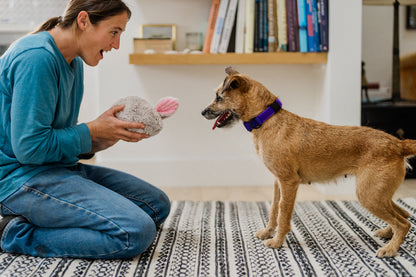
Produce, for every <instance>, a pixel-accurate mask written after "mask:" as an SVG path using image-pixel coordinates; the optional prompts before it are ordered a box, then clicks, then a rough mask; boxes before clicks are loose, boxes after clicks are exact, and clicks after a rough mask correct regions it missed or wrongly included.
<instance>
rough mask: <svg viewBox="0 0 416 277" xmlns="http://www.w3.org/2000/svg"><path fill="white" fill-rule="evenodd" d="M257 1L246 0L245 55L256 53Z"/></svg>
mask: <svg viewBox="0 0 416 277" xmlns="http://www.w3.org/2000/svg"><path fill="white" fill-rule="evenodd" d="M254 13H255V0H246V20H245V24H244V29H245V32H244V53H253V51H254V17H255V16H254Z"/></svg>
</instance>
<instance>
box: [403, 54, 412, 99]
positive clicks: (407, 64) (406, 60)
mask: <svg viewBox="0 0 416 277" xmlns="http://www.w3.org/2000/svg"><path fill="white" fill-rule="evenodd" d="M400 90H401V97H402V98H404V99H408V100H416V53H414V54H410V55H406V56H402V57H400Z"/></svg>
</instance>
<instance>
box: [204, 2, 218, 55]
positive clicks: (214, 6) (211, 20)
mask: <svg viewBox="0 0 416 277" xmlns="http://www.w3.org/2000/svg"><path fill="white" fill-rule="evenodd" d="M219 7H220V0H212V2H211V9H210V12H209V17H208V26H207V31H206V32H205V39H204V46H203V47H202V52H204V53H209V52H210V48H211V42H212V36H213V34H214V30H215V22H216V20H217V15H218V10H219Z"/></svg>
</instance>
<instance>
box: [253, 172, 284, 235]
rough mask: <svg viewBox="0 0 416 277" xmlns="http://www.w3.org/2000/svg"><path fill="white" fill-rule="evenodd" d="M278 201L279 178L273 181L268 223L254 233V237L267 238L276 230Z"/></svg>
mask: <svg viewBox="0 0 416 277" xmlns="http://www.w3.org/2000/svg"><path fill="white" fill-rule="evenodd" d="M279 201H280V187H279V180H277V179H276V180H275V181H274V195H273V202H272V208H271V210H270V214H269V223H268V224H267V226H266V229H264V230H260V231H258V232H257V233H256V238H259V239H268V238H271V237H272V236H273V233H274V230H276V226H277V216H278V214H279Z"/></svg>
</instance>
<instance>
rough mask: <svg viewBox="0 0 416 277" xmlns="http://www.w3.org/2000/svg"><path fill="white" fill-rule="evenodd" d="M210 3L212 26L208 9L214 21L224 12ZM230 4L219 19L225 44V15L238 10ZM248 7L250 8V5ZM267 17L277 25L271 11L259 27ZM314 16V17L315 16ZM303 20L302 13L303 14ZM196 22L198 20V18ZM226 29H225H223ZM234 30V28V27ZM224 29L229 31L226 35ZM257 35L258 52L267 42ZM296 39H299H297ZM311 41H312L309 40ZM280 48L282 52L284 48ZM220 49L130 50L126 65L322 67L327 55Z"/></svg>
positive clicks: (309, 49) (310, 50)
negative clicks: (216, 16)
mask: <svg viewBox="0 0 416 277" xmlns="http://www.w3.org/2000/svg"><path fill="white" fill-rule="evenodd" d="M211 1H212V0H209V1H204V2H207V4H206V5H205V6H206V8H209V11H210V16H209V17H208V26H212V24H209V21H210V20H211V19H212V17H211V16H212V14H215V12H214V13H212V11H213V10H212V8H213V7H215V6H216V7H217V8H218V9H220V11H218V10H217V12H218V18H221V17H220V13H221V11H224V9H222V7H223V6H222V5H220V4H219V2H218V4H217V5H214V4H212V5H213V6H211ZM230 1H231V2H230V3H229V8H228V9H226V10H227V12H226V14H227V15H225V14H223V15H224V16H225V17H223V18H224V21H225V22H224V27H223V30H224V31H223V34H222V35H221V40H222V41H227V43H226V44H227V45H228V40H227V38H229V37H228V36H226V40H223V36H224V34H230V32H231V31H230V27H231V29H233V28H232V26H233V25H232V20H228V19H230V18H231V17H230V15H229V12H230V11H238V9H232V8H231V4H232V3H233V4H234V5H238V2H236V1H235V0H234V1H233V0H230ZM214 2H215V1H213V2H212V3H214ZM222 3H227V1H223V2H221V4H222ZM242 3H244V5H246V4H245V2H242ZM227 5H228V4H226V5H225V6H224V7H227ZM252 5H254V2H253V3H252ZM261 5H267V1H266V2H263V3H262V4H261ZM268 5H270V4H268ZM141 6H143V3H141ZM247 7H249V6H247ZM262 7H265V6H260V8H256V9H261V10H262V11H263V10H266V9H263V8H262ZM325 7H327V6H326V5H325ZM245 8H246V6H244V9H245ZM252 8H253V9H254V6H253V7H252ZM272 8H273V9H274V10H276V6H272ZM283 8H284V7H283ZM315 8H316V7H315ZM244 9H242V11H244ZM268 9H270V6H268ZM273 9H272V10H273ZM305 9H306V6H305ZM311 9H312V8H311ZM293 11H296V16H295V17H293V18H294V19H296V18H297V9H295V10H293ZM314 12H315V10H314ZM211 13H212V14H211ZM248 14H253V13H243V16H242V18H243V20H248V19H247V18H246V19H244V17H245V16H246V15H248ZM324 14H325V17H324V18H326V15H327V14H328V13H327V11H326V12H325V13H324ZM314 15H316V14H315V13H314ZM231 16H232V18H237V17H239V16H240V14H238V12H236V14H235V15H234V13H232V15H231ZM253 16H254V15H253ZM271 16H274V18H275V19H274V21H275V22H277V15H276V14H273V12H272V14H271V15H270V14H268V15H266V14H262V16H261V17H260V19H263V21H262V23H261V24H263V22H264V20H265V21H267V20H268V17H269V21H270V17H271ZM315 17H317V15H316V16H315ZM218 18H217V19H216V20H217V23H216V24H218V21H219V22H221V20H218ZM256 18H257V17H256ZM250 19H251V20H252V21H255V20H254V17H253V18H251V17H250ZM177 20H180V19H179V18H177V19H175V20H173V22H175V23H176V24H177V25H178V26H180V25H181V23H179V22H178V21H177ZM227 20H228V21H227ZM236 20H237V19H236ZM305 20H306V14H305ZM171 21H172V20H171ZM199 21H200V19H199ZM252 21H250V22H252ZM256 21H258V19H256ZM296 21H297V19H296ZM322 21H323V22H325V23H326V22H327V21H326V20H322ZM213 22H214V23H215V19H214V21H213ZM227 22H231V25H229V24H228V25H226V23H227ZM266 23H267V22H266ZM234 24H235V25H238V26H243V25H244V24H242V25H241V23H240V24H237V23H236V22H234ZM259 24H260V23H259ZM259 24H257V25H259ZM186 25H189V23H186ZM225 25H226V26H225ZM227 26H228V27H229V28H227ZM262 26H263V25H262ZM302 26H303V25H302ZM305 26H306V25H305ZM305 26H303V27H305ZM323 26H327V25H323ZM243 27H244V26H243ZM252 27H253V28H254V27H255V26H252ZM305 28H306V27H305ZM323 28H325V27H323ZM183 29H186V27H184V28H183ZM236 29H238V27H237V28H236ZM314 29H315V30H316V26H314ZM209 30H211V31H213V30H212V28H211V29H210V28H208V30H206V28H205V27H204V31H206V33H209ZM227 30H228V31H229V32H226V31H227ZM239 30H242V29H241V28H240V29H239ZM261 30H267V29H265V28H262V29H261ZM292 30H293V28H292ZM304 31H305V32H302V34H304V35H305V40H306V39H308V38H307V37H306V34H307V33H306V29H305V30H304ZM235 32H237V31H235ZM253 32H254V31H253ZM294 32H296V33H297V32H298V31H294ZM312 32H313V31H312ZM214 33H216V34H218V31H216V32H214ZM325 33H326V32H324V34H325ZM239 34H241V33H239ZM274 34H276V32H274ZM232 36H235V34H234V33H232ZM259 36H260V42H261V43H260V42H259V44H261V46H259V50H262V49H263V46H262V45H263V44H264V38H265V37H266V39H267V31H266V34H264V32H263V33H261V34H260V35H259ZM269 36H270V34H269ZM294 36H295V35H294ZM214 37H215V34H214ZM239 37H240V38H241V37H242V36H241V35H240V36H239ZM317 37H319V35H317ZM325 37H327V36H325ZM269 39H270V38H269ZM276 39H277V37H276ZM236 40H237V38H236ZM298 40H299V38H298ZM305 40H302V41H303V42H304V43H306V41H305ZM208 41H211V39H208ZM213 41H216V40H214V39H213ZM255 41H256V40H255ZM239 42H240V44H239V46H240V49H239V51H237V52H242V51H241V50H242V49H241V44H242V42H241V40H240V41H239ZM312 42H314V40H313V39H312ZM251 43H253V42H251ZM266 44H267V41H266ZM276 44H277V43H276ZM312 44H313V43H312ZM255 45H256V43H255ZM304 45H306V44H303V46H304ZM325 45H326V44H325ZM276 46H277V45H276ZM282 47H283V46H282ZM214 48H216V47H214ZM253 48H255V47H253ZM179 49H183V48H181V47H179ZM236 49H237V42H236ZM282 49H284V47H283V48H282ZM217 50H218V49H217ZM222 50H223V51H215V50H213V49H211V53H217V52H218V54H206V53H200V54H183V53H175V54H159V53H157V54H144V53H136V51H134V53H130V55H129V63H130V64H133V65H224V64H236V65H237V64H241V65H242V64H252V65H261V64H299V65H300V64H303V65H307V64H326V63H327V60H328V53H327V52H326V51H327V48H326V49H325V50H326V51H323V52H315V51H316V50H317V48H313V47H311V48H308V49H307V50H308V52H305V50H306V49H305V50H302V52H292V51H294V50H296V46H295V48H293V47H292V49H291V51H289V52H286V51H281V52H273V51H272V52H267V50H266V52H261V51H259V52H256V50H255V49H252V50H255V51H254V52H253V51H247V52H253V53H250V54H240V53H233V52H234V50H231V51H232V52H230V51H229V53H225V54H222V53H221V54H220V53H219V52H224V49H222ZM225 50H226V49H225ZM299 50H300V49H299V47H298V51H299ZM137 52H138V51H137ZM205 52H209V51H205Z"/></svg>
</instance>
